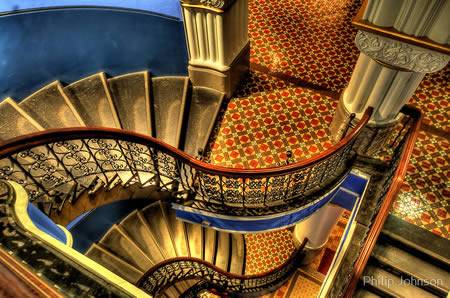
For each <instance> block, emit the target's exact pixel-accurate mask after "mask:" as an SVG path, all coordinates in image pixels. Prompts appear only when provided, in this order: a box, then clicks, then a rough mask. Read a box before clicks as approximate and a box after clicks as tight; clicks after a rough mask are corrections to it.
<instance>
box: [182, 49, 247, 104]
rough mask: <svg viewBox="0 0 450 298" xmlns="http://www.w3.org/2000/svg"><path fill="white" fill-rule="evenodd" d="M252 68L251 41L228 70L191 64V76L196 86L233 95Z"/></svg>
mask: <svg viewBox="0 0 450 298" xmlns="http://www.w3.org/2000/svg"><path fill="white" fill-rule="evenodd" d="M249 69H250V43H248V44H247V45H246V46H245V47H244V48H243V49H242V51H241V53H240V54H239V55H238V56H237V57H236V59H235V60H234V61H233V63H232V64H231V65H230V68H229V69H228V70H226V71H219V70H216V69H212V68H208V67H204V66H198V65H189V67H188V70H189V78H190V80H191V82H192V85H194V86H201V87H208V88H211V89H215V90H217V91H220V92H223V93H225V95H226V96H227V97H231V96H232V95H233V93H234V91H235V90H236V88H237V87H238V86H239V83H240V81H241V78H242V76H243V75H245V74H246V73H247V72H248V71H249Z"/></svg>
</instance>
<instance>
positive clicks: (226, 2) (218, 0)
mask: <svg viewBox="0 0 450 298" xmlns="http://www.w3.org/2000/svg"><path fill="white" fill-rule="evenodd" d="M235 1H237V0H181V4H184V5H193V6H197V7H205V8H212V9H218V10H222V11H223V10H226V9H227V8H228V7H230V6H231V5H232V4H233V3H234V2H235Z"/></svg>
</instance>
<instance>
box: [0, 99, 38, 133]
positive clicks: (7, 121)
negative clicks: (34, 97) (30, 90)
mask: <svg viewBox="0 0 450 298" xmlns="http://www.w3.org/2000/svg"><path fill="white" fill-rule="evenodd" d="M0 114H1V115H2V117H0V141H6V140H8V139H12V138H15V137H19V136H21V135H25V134H30V133H35V132H38V131H42V130H44V128H43V127H42V126H41V125H39V123H37V122H36V121H35V120H34V119H33V118H32V117H31V116H29V115H28V114H27V113H26V112H25V111H24V110H23V109H22V108H20V107H19V105H18V104H17V103H16V102H15V101H14V100H13V99H12V98H6V99H5V100H3V101H2V102H0Z"/></svg>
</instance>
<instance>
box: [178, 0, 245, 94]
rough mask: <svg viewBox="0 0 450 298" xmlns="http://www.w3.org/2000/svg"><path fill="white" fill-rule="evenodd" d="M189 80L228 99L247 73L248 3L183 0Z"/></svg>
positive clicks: (235, 0) (237, 0) (241, 0)
mask: <svg viewBox="0 0 450 298" xmlns="http://www.w3.org/2000/svg"><path fill="white" fill-rule="evenodd" d="M181 5H182V8H183V16H184V24H185V31H186V39H187V46H188V50H189V76H190V78H191V81H192V83H193V84H194V85H197V86H205V87H210V88H213V89H216V90H219V91H221V92H224V93H226V94H227V96H231V94H232V93H233V91H234V89H235V88H236V86H237V84H238V83H239V80H240V77H241V76H242V75H243V74H244V73H245V72H247V71H248V69H249V53H250V52H249V50H250V48H249V39H248V33H247V28H248V0H223V1H215V0H209V1H208V0H182V2H181Z"/></svg>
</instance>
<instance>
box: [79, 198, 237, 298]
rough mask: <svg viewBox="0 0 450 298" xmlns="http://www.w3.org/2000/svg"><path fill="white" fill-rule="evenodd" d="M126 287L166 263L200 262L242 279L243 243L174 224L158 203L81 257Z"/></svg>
mask: <svg viewBox="0 0 450 298" xmlns="http://www.w3.org/2000/svg"><path fill="white" fill-rule="evenodd" d="M86 255H87V256H89V257H90V258H91V259H93V260H95V261H96V262H98V263H99V264H102V265H103V266H105V267H106V268H108V269H110V270H111V271H112V272H114V273H116V274H118V275H119V276H121V277H123V278H124V279H126V280H128V281H129V282H131V283H133V284H136V283H137V282H138V281H139V280H140V279H141V278H142V276H143V275H144V274H145V272H147V271H148V270H149V269H150V268H151V267H153V266H155V265H157V264H159V263H161V262H163V261H165V260H168V259H171V258H176V257H191V258H196V259H201V260H204V261H206V262H208V263H210V264H213V265H215V266H217V267H219V268H220V269H222V270H224V271H226V272H230V273H233V274H237V275H244V274H245V255H246V252H245V239H244V236H243V234H234V233H233V234H231V233H226V232H219V231H216V230H213V229H208V228H205V227H202V226H200V225H197V224H190V223H186V222H182V221H180V220H177V219H176V216H175V211H173V210H172V209H171V208H170V206H169V205H168V204H166V203H163V202H161V201H159V202H155V203H153V204H151V205H149V206H147V207H145V208H143V209H142V210H135V211H134V212H132V213H130V214H129V215H128V216H127V217H126V218H125V219H123V220H122V221H121V222H120V223H119V224H116V225H114V226H113V227H112V228H111V229H110V230H109V231H108V232H107V233H106V234H105V235H104V236H103V238H102V239H101V240H100V241H98V243H95V244H93V245H92V246H91V247H90V249H89V250H88V252H87V253H86ZM196 282H197V281H196V280H190V281H183V282H178V283H177V284H176V285H174V286H172V287H170V288H168V289H167V290H166V291H165V294H166V295H168V296H169V297H178V296H179V295H181V294H182V293H184V292H185V291H186V290H187V289H189V288H190V287H191V286H193V285H194V284H195V283H196Z"/></svg>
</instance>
